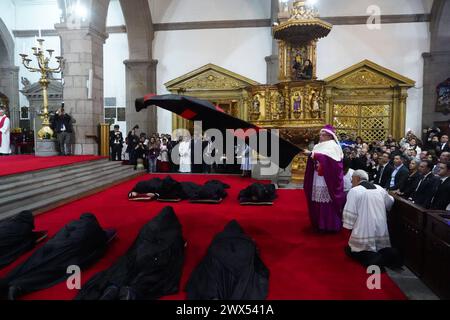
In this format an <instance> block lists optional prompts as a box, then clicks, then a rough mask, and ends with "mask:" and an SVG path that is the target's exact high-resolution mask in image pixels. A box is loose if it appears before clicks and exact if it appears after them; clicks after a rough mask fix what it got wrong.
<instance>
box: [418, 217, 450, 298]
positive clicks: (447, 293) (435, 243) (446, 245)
mask: <svg viewBox="0 0 450 320" xmlns="http://www.w3.org/2000/svg"><path fill="white" fill-rule="evenodd" d="M422 279H423V281H424V282H425V283H426V284H427V285H428V286H429V287H430V288H431V289H432V290H433V291H434V292H435V293H436V294H437V295H438V296H439V297H440V298H442V299H450V212H445V211H429V212H428V213H427V223H426V229H425V259H424V269H423V278H422Z"/></svg>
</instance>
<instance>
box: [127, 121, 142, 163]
mask: <svg viewBox="0 0 450 320" xmlns="http://www.w3.org/2000/svg"><path fill="white" fill-rule="evenodd" d="M138 129H139V126H138V125H136V126H134V128H133V129H131V131H130V132H128V135H127V144H128V145H127V151H126V152H127V153H128V155H129V159H130V164H132V165H134V166H135V165H136V164H137V157H136V147H137V146H138V143H139V137H138V136H137V135H136V130H138Z"/></svg>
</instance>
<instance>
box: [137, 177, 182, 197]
mask: <svg viewBox="0 0 450 320" xmlns="http://www.w3.org/2000/svg"><path fill="white" fill-rule="evenodd" d="M132 192H137V193H142V194H144V193H157V194H159V197H160V198H162V199H179V198H182V195H183V190H182V188H181V184H180V183H179V182H178V181H176V180H174V179H172V177H170V176H167V177H165V178H164V179H160V178H152V179H150V180H146V181H139V182H138V183H137V184H136V185H135V186H134V188H133V190H132Z"/></svg>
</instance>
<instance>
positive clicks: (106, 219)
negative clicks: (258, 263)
mask: <svg viewBox="0 0 450 320" xmlns="http://www.w3.org/2000/svg"><path fill="white" fill-rule="evenodd" d="M155 176H161V177H163V175H155ZM164 176H165V175H164ZM173 176H174V177H175V178H176V179H177V180H179V181H187V180H189V181H194V182H199V183H202V182H205V181H206V180H208V179H220V180H222V181H224V182H226V183H228V184H230V185H231V189H229V197H228V198H226V199H225V201H224V202H223V203H222V204H219V205H207V204H190V203H186V202H181V203H176V204H173V207H174V209H175V212H176V214H177V215H178V217H179V219H180V221H181V223H182V225H183V234H184V237H185V239H186V240H187V241H188V245H187V248H186V261H185V267H184V269H183V277H182V282H181V288H184V285H185V283H186V281H187V279H188V277H189V276H190V274H191V272H192V270H193V268H194V267H195V266H196V265H197V263H198V262H199V261H200V259H201V258H202V257H203V255H204V254H205V252H206V249H207V247H208V245H209V244H210V242H211V240H212V238H213V236H214V235H215V234H216V233H217V232H219V231H221V230H222V229H223V227H224V226H225V224H226V223H227V222H229V221H230V220H231V219H237V221H238V222H239V223H240V224H241V225H242V226H243V228H244V229H245V231H246V232H247V233H248V234H250V235H251V236H252V237H253V238H254V239H255V240H256V242H257V244H258V246H259V248H260V252H261V257H262V260H263V261H264V263H265V264H266V265H267V267H268V268H269V270H270V273H271V274H270V288H269V299H277V300H278V299H279V300H284V299H289V300H296V299H405V296H404V295H403V293H402V292H401V291H400V289H399V288H398V287H397V286H396V285H395V284H394V283H393V282H392V280H391V279H390V278H389V277H388V276H387V275H382V279H381V290H369V289H367V287H366V281H367V277H368V275H367V274H366V270H365V269H364V268H363V267H361V266H360V265H359V264H357V263H355V262H354V261H352V260H351V259H350V258H348V257H347V256H346V255H345V254H344V251H343V248H344V246H345V245H346V243H347V238H346V236H345V234H344V232H343V233H341V234H337V235H322V234H315V233H313V232H312V230H311V229H310V227H309V218H308V214H307V209H306V202H305V201H306V200H305V198H304V194H303V191H300V190H279V191H278V195H279V198H278V199H277V200H276V202H275V205H274V206H272V207H248V206H243V207H241V206H239V204H238V202H237V199H236V197H237V194H238V192H239V191H240V190H241V189H242V188H244V187H246V186H247V185H248V184H249V183H250V182H251V180H247V179H243V178H240V177H238V176H205V175H173ZM148 178H149V176H148V175H147V176H144V177H140V178H137V179H135V180H133V181H131V182H127V183H124V184H122V185H119V186H116V187H113V188H111V189H109V190H107V191H104V192H101V193H98V194H96V195H93V196H90V197H87V198H84V199H81V200H78V201H76V202H73V203H71V204H68V205H65V206H62V207H59V208H57V209H55V210H52V211H50V212H48V213H46V214H44V215H40V216H38V217H37V219H36V227H37V228H38V230H44V229H47V230H49V232H50V233H49V236H53V235H54V234H55V233H56V232H57V231H58V230H59V229H60V228H61V227H63V226H64V224H66V223H67V222H68V221H70V220H72V219H76V218H78V217H79V216H80V214H81V213H83V212H92V213H94V214H96V215H97V217H98V219H99V221H100V223H101V224H102V226H103V227H105V228H111V227H114V228H117V230H118V238H117V239H115V240H114V241H113V243H112V244H111V248H110V250H109V251H108V253H107V254H106V256H105V257H104V258H103V259H102V260H101V261H99V262H98V263H97V264H96V265H94V266H93V267H91V268H90V269H88V270H86V271H85V272H84V273H83V278H82V282H83V283H84V282H86V281H87V280H88V279H89V278H90V277H92V276H93V275H94V274H95V273H96V272H98V271H101V270H104V269H106V268H107V267H108V266H110V265H111V264H112V263H113V262H114V261H115V260H116V259H117V258H118V257H119V256H121V255H122V254H124V252H125V251H126V250H127V249H128V247H129V246H130V245H131V243H132V242H133V240H134V239H135V237H136V235H137V233H138V231H139V230H140V228H141V227H142V226H143V225H144V224H145V223H146V222H147V221H148V220H150V219H151V218H152V217H154V216H155V215H156V214H157V213H158V212H159V211H160V209H161V208H163V207H164V206H165V205H166V204H163V203H158V202H150V203H136V202H129V201H128V200H127V193H128V191H130V189H131V188H132V187H133V186H134V184H135V183H136V181H139V180H144V179H148ZM27 256H29V254H28V255H26V256H24V257H22V258H21V259H20V260H19V261H16V263H15V265H17V264H18V263H20V262H21V261H23V260H24V259H25V258H26V257H27ZM12 267H13V266H10V267H8V268H7V269H4V270H2V271H0V276H4V275H5V274H6V272H7V271H9V270H11V269H12ZM75 295H76V292H75V291H69V290H68V289H67V288H66V284H65V283H61V284H59V285H56V286H54V287H52V288H49V289H46V290H42V291H39V292H35V293H32V294H29V295H27V296H25V297H24V298H25V299H72V298H73V297H74V296H75ZM184 298H185V293H184V292H183V291H181V292H180V293H179V294H177V295H174V296H170V297H166V299H184Z"/></svg>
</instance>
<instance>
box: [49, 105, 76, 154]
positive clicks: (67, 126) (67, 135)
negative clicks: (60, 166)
mask: <svg viewBox="0 0 450 320" xmlns="http://www.w3.org/2000/svg"><path fill="white" fill-rule="evenodd" d="M72 123H73V119H72V117H71V116H69V115H68V114H66V113H65V112H64V108H60V109H59V110H58V111H56V114H55V116H54V117H53V119H52V123H51V128H52V129H53V131H54V132H55V133H56V137H57V139H58V145H59V155H61V156H70V154H71V146H70V141H71V136H72V132H73V130H72Z"/></svg>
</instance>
